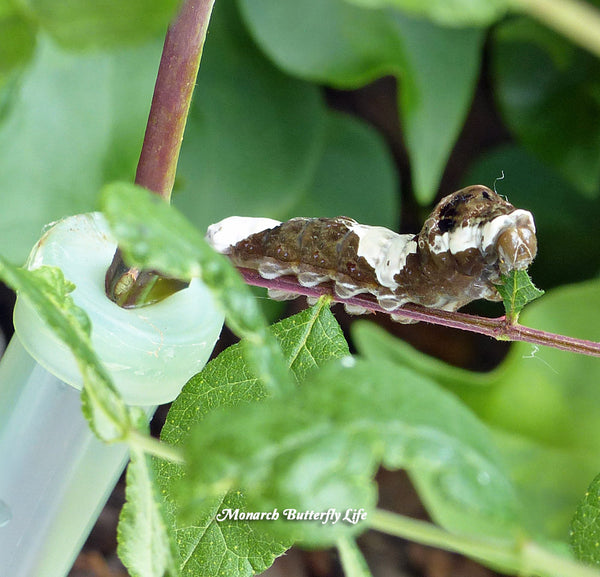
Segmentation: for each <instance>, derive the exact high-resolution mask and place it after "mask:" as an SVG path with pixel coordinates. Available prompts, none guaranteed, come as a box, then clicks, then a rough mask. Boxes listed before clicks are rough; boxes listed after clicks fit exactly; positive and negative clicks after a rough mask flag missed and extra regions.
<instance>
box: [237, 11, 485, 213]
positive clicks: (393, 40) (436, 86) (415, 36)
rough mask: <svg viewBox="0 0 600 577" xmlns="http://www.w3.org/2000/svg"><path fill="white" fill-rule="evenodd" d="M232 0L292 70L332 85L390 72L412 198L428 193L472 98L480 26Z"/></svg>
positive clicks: (396, 14)
mask: <svg viewBox="0 0 600 577" xmlns="http://www.w3.org/2000/svg"><path fill="white" fill-rule="evenodd" d="M238 1H239V5H240V8H241V11H242V14H243V16H244V18H245V21H246V23H247V25H248V27H249V28H250V30H251V31H252V33H253V35H254V37H255V38H256V40H257V42H258V44H259V45H260V46H261V47H262V48H263V49H264V50H265V51H266V52H267V54H268V55H269V57H270V58H272V59H273V60H274V61H275V62H276V63H277V64H278V65H279V66H280V67H282V68H283V69H285V70H286V71H288V72H289V73H291V74H293V75H296V76H300V77H301V78H305V79H308V80H312V81H318V82H321V83H325V84H329V85H333V86H335V87H339V88H357V87H359V86H362V85H364V84H366V83H367V82H369V81H372V80H374V79H375V78H379V77H381V76H384V75H385V74H392V75H394V76H396V77H397V78H398V80H399V85H400V90H399V110H400V116H401V120H402V124H403V126H404V127H405V128H406V133H407V134H406V138H407V145H408V148H409V155H410V158H411V162H412V172H413V182H414V184H415V189H416V193H417V196H418V198H419V200H420V201H421V202H422V203H423V204H426V203H427V202H429V201H431V200H432V199H433V198H434V196H435V194H436V191H437V185H438V182H439V178H440V176H441V173H442V170H443V168H444V166H445V164H446V161H447V159H448V156H449V153H450V150H451V148H452V146H453V145H454V142H455V139H456V137H457V135H458V131H459V130H460V128H461V126H462V123H463V120H464V118H465V115H466V113H467V109H468V107H469V105H470V102H471V99H472V95H473V90H474V87H475V83H476V80H477V75H478V72H479V58H480V50H481V45H482V42H483V33H482V31H481V30H477V29H466V30H453V29H449V28H443V27H440V26H436V25H434V24H432V23H431V22H428V21H425V20H418V19H415V18H410V17H408V16H406V15H405V14H403V13H401V12H399V11H398V10H390V9H383V8H381V9H367V8H359V7H357V6H355V5H352V4H350V3H348V2H346V1H344V0H309V1H305V2H302V3H298V2H294V0H280V1H279V2H277V3H273V2H270V1H269V0H238ZM441 127H443V128H441Z"/></svg>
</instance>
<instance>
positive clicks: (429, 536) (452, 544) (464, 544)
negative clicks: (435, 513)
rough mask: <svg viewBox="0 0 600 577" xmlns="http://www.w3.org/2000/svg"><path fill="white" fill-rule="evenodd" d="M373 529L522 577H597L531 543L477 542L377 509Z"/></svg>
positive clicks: (371, 521) (372, 517)
mask: <svg viewBox="0 0 600 577" xmlns="http://www.w3.org/2000/svg"><path fill="white" fill-rule="evenodd" d="M368 523H369V525H370V527H371V528H372V529H375V530H376V531H381V532H383V533H388V534H390V535H395V536H396V537H401V538H404V539H408V540H410V541H415V542H417V543H422V544H424V545H429V546H432V547H439V548H440V549H445V550H446V551H454V552H457V553H462V554H465V555H468V556H469V557H473V558H475V559H478V560H481V561H485V562H488V563H491V564H494V565H500V566H501V567H503V568H505V569H506V570H507V571H509V572H510V573H514V574H518V575H521V576H523V577H527V576H530V575H536V576H539V577H557V576H564V575H569V577H599V576H600V572H598V570H597V569H594V568H592V567H587V566H585V565H582V564H581V563H578V562H577V561H575V560H573V559H569V558H568V557H563V556H560V555H557V554H556V553H554V552H553V551H550V550H548V549H544V548H542V547H540V546H539V545H537V544H536V543H534V542H532V541H517V540H509V539H504V540H497V541H494V540H492V539H486V540H483V539H478V538H475V537H468V536H465V535H453V534H451V533H448V532H447V531H445V530H444V529H441V528H440V527H436V526H435V525H432V524H431V523H428V522H425V521H419V520H417V519H411V518H410V517H405V516H402V515H397V514H395V513H390V512H388V511H383V510H380V509H378V510H376V511H375V512H374V513H372V514H371V515H370V516H369V520H368Z"/></svg>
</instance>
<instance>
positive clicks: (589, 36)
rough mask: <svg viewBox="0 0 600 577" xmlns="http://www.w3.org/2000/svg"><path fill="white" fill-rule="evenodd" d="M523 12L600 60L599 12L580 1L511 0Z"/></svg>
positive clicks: (514, 7) (513, 5) (513, 6)
mask: <svg viewBox="0 0 600 577" xmlns="http://www.w3.org/2000/svg"><path fill="white" fill-rule="evenodd" d="M509 4H510V6H511V7H512V8H513V9H514V10H517V11H519V12H524V13H525V14H528V15H529V16H531V17H533V18H537V19H538V20H539V21H540V22H543V23H544V24H546V26H549V27H550V28H554V30H556V31H557V32H559V33H561V34H563V35H564V36H566V37H567V38H569V39H571V40H572V41H573V42H574V43H576V44H579V45H580V46H581V47H583V48H585V49H586V50H589V51H590V52H591V53H592V54H595V55H596V56H598V57H600V12H599V11H598V10H597V9H596V8H594V6H592V5H591V4H589V3H587V2H581V1H580V0H510V1H509Z"/></svg>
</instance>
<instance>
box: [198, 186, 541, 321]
mask: <svg viewBox="0 0 600 577" xmlns="http://www.w3.org/2000/svg"><path fill="white" fill-rule="evenodd" d="M206 237H207V240H208V242H209V243H210V244H211V245H212V246H213V247H214V248H215V249H216V250H217V251H219V252H221V253H223V254H226V255H228V256H229V258H230V259H231V261H232V262H233V263H234V264H235V265H236V266H239V267H244V268H251V269H255V270H257V271H258V272H259V274H260V275H261V276H262V277H263V278H266V279H274V278H277V277H279V276H283V275H294V276H296V277H297V279H298V282H299V283H300V284H301V285H303V286H306V287H313V286H316V285H318V284H321V283H326V282H328V283H332V284H333V290H334V291H335V293H336V295H337V296H338V297H339V298H341V299H347V298H350V297H353V296H355V295H357V294H359V293H369V294H372V295H373V296H374V297H375V298H376V299H377V301H378V303H379V305H380V306H381V307H382V308H384V309H385V310H387V311H390V312H392V311H396V310H397V309H398V308H399V307H401V306H403V305H404V304H406V303H415V304H419V305H423V306H426V307H432V308H439V309H444V310H448V311H455V310H457V309H458V308H460V307H462V306H464V305H465V304H467V303H469V302H471V301H473V300H476V299H487V300H492V301H497V300H501V298H500V296H499V294H498V291H497V290H496V287H495V285H496V284H498V282H499V281H500V275H501V274H507V273H508V272H510V271H511V270H514V269H517V270H521V269H525V268H527V267H528V266H529V265H530V264H531V262H532V261H533V259H534V258H535V255H536V252H537V240H536V236H535V224H534V222H533V216H532V215H531V213H530V212H528V211H526V210H520V209H516V208H515V207H514V206H513V205H512V204H510V203H509V202H507V201H506V200H504V199H503V198H502V197H501V196H500V195H498V194H497V193H495V192H494V191H492V190H490V189H489V188H487V187H485V186H481V185H475V186H469V187H467V188H464V189H462V190H459V191H458V192H455V193H453V194H451V195H449V196H447V197H445V198H443V199H442V200H441V201H440V202H439V203H438V204H437V206H436V207H435V209H434V210H433V212H432V213H431V215H430V216H429V217H428V218H427V220H426V221H425V224H424V225H423V228H422V229H421V232H420V233H419V234H417V235H412V234H397V233H395V232H393V231H391V230H389V229H387V228H383V227H379V226H366V225H362V224H359V223H357V222H356V221H354V220H352V219H351V218H347V217H344V216H340V217H337V218H293V219H291V220H289V221H287V222H283V223H281V222H279V221H276V220H272V219H265V218H247V217H237V216H233V217H230V218H226V219H225V220H222V221H221V222H218V223H216V224H213V225H211V226H210V227H209V228H208V231H207V235H206ZM269 294H270V296H271V297H272V298H279V299H286V298H295V297H296V296H297V295H295V294H293V293H281V292H279V291H270V293H269ZM346 308H347V309H348V312H351V313H361V312H364V309H362V310H359V309H361V307H352V306H349V305H346ZM392 316H394V317H395V318H396V317H398V320H401V315H399V314H396V315H392Z"/></svg>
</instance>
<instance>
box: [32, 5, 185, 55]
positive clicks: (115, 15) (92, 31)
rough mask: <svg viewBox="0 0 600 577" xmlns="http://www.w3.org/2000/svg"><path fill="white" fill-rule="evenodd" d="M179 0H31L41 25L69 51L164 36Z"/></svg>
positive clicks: (112, 45) (117, 44)
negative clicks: (159, 35)
mask: <svg viewBox="0 0 600 577" xmlns="http://www.w3.org/2000/svg"><path fill="white" fill-rule="evenodd" d="M178 5H179V0H101V1H97V2H88V1H86V0H29V2H28V7H29V8H30V10H31V11H32V13H33V15H34V16H35V18H36V20H37V21H38V22H39V23H40V25H41V26H42V27H43V28H44V29H45V30H46V31H47V32H48V33H49V34H50V35H51V36H52V37H53V38H54V39H55V40H56V41H58V42H59V43H60V44H62V45H63V46H65V47H67V48H72V49H73V48H75V49H90V48H111V47H114V46H119V45H123V44H131V43H133V42H139V41H141V40H147V39H148V38H151V37H153V36H154V37H155V36H156V35H158V34H164V33H165V31H166V29H167V25H168V24H169V22H170V20H171V18H172V17H173V14H174V13H175V8H176V7H177V6H178Z"/></svg>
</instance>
